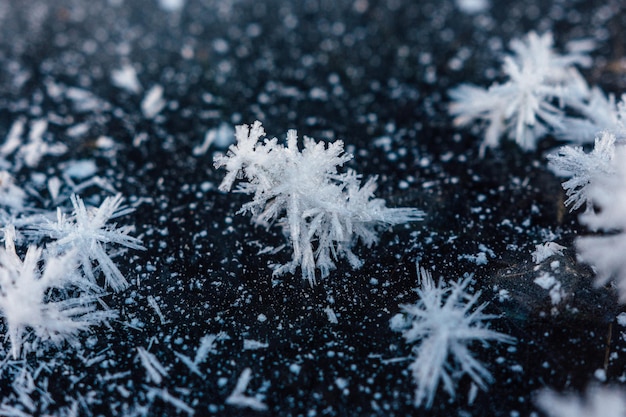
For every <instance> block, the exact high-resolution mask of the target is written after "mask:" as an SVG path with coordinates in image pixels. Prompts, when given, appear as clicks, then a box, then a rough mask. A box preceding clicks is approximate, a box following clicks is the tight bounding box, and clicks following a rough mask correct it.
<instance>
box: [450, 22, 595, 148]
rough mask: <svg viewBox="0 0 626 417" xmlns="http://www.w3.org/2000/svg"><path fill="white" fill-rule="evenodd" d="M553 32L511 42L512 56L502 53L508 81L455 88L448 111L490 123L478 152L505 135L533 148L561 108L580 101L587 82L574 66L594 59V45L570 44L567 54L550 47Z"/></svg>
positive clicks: (461, 120) (463, 120)
mask: <svg viewBox="0 0 626 417" xmlns="http://www.w3.org/2000/svg"><path fill="white" fill-rule="evenodd" d="M552 44H553V39H552V35H551V34H550V33H547V34H544V35H542V36H539V35H537V34H536V33H535V32H530V33H529V34H528V35H526V37H525V38H524V39H523V40H520V39H515V40H513V41H512V42H511V45H510V48H511V50H512V51H513V54H512V55H509V56H506V57H504V62H503V66H502V71H503V73H504V75H505V76H506V78H507V80H506V82H505V83H503V84H499V83H494V84H493V85H491V87H489V88H488V89H485V88H483V87H478V86H475V85H471V84H462V85H460V86H459V87H456V88H454V89H452V90H451V91H450V92H449V95H450V97H451V99H452V102H451V104H450V107H449V112H450V114H451V115H452V116H454V124H455V125H457V126H466V125H468V124H471V123H473V122H475V121H479V122H482V123H483V124H484V125H486V130H485V135H484V139H483V143H482V145H481V149H480V153H481V155H483V154H484V151H485V149H486V148H487V147H495V146H497V145H498V144H499V142H500V138H501V137H502V136H503V135H507V136H508V137H509V138H511V139H513V140H515V142H517V144H518V145H519V146H521V147H522V148H523V149H524V150H533V149H535V147H536V144H537V140H538V139H539V138H541V137H542V136H544V135H545V134H546V133H548V131H549V130H550V129H552V128H555V127H557V126H559V125H560V123H561V120H562V119H563V117H564V113H563V110H562V109H563V107H565V106H566V105H567V106H570V105H579V104H578V103H582V102H583V101H584V100H585V99H586V98H587V97H588V95H589V87H588V86H587V83H586V82H585V81H584V79H583V78H582V76H581V75H580V73H579V72H578V70H577V69H576V68H575V67H574V65H579V66H587V65H589V64H590V60H589V57H588V56H587V55H586V52H587V51H588V49H589V48H590V45H585V44H582V43H579V44H577V47H573V46H572V47H571V51H570V52H569V53H568V54H566V55H559V54H557V53H555V52H554V50H553V49H552Z"/></svg>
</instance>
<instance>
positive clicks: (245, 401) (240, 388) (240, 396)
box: [226, 368, 267, 411]
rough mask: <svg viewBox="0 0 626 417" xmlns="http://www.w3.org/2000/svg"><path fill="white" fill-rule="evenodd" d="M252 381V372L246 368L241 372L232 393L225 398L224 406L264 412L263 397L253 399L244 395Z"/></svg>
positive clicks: (258, 396)
mask: <svg viewBox="0 0 626 417" xmlns="http://www.w3.org/2000/svg"><path fill="white" fill-rule="evenodd" d="M251 379H252V371H251V370H250V368H246V369H244V370H243V372H242V373H241V375H240V376H239V379H238V380H237V385H236V386H235V389H234V390H233V392H232V393H231V394H230V395H229V396H228V398H226V404H228V405H234V406H235V407H241V408H246V407H247V408H251V409H253V410H255V411H265V410H267V405H265V403H264V402H263V396H262V395H260V394H257V395H256V396H254V397H250V396H247V395H246V394H245V391H246V388H248V384H249V383H250V380H251Z"/></svg>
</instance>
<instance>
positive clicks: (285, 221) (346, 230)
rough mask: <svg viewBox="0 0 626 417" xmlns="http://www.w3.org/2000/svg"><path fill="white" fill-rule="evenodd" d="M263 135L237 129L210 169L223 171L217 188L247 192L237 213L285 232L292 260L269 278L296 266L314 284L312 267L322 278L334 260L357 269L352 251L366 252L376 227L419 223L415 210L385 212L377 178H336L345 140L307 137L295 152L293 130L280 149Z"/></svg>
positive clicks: (374, 238) (257, 126) (375, 237)
mask: <svg viewBox="0 0 626 417" xmlns="http://www.w3.org/2000/svg"><path fill="white" fill-rule="evenodd" d="M264 136H265V132H264V130H263V127H262V126H261V122H259V121H257V122H255V123H254V124H253V125H252V126H248V125H241V126H237V127H236V130H235V137H236V141H237V142H236V143H235V144H233V145H231V146H230V148H229V151H228V153H227V154H226V155H225V156H218V157H216V158H215V167H216V168H221V167H223V168H225V169H226V171H228V172H227V174H226V177H225V178H224V180H223V181H222V183H221V185H220V187H219V188H220V190H222V191H228V190H230V189H231V188H232V187H233V184H234V183H235V181H236V180H240V181H239V184H238V186H237V189H236V192H240V193H245V194H252V195H253V199H252V201H250V202H248V203H246V204H244V205H243V207H242V208H241V210H240V211H239V212H240V213H245V212H250V213H251V214H252V221H253V222H254V223H255V224H257V225H264V226H268V227H269V226H270V225H272V224H274V223H278V224H279V225H280V226H281V227H282V228H283V231H284V233H285V235H286V236H287V239H288V240H289V243H290V244H291V246H292V248H293V256H292V260H291V262H288V263H287V264H286V265H280V266H278V267H276V268H275V270H274V273H275V274H283V273H285V272H287V271H289V272H291V273H293V272H294V271H295V269H296V268H297V267H300V268H301V269H302V277H303V278H306V279H308V280H309V282H310V283H311V284H314V283H315V280H316V279H315V271H316V269H319V270H320V272H321V276H322V278H324V277H326V276H328V274H329V272H330V270H331V269H334V268H335V261H336V260H337V259H338V258H344V257H345V258H347V259H348V261H349V262H350V265H351V266H352V267H353V268H358V267H360V266H361V264H362V261H361V260H360V259H359V258H358V257H357V256H356V255H355V254H354V253H353V252H352V250H351V249H352V247H353V246H354V245H355V244H356V242H357V241H358V240H360V241H361V242H362V243H364V244H365V245H366V246H368V247H369V246H371V245H372V244H374V243H376V242H377V241H378V234H377V230H378V229H381V228H384V227H388V226H391V225H395V224H399V223H404V222H409V221H416V220H420V219H421V218H422V215H423V213H422V212H421V211H419V210H417V209H415V208H387V207H385V202H384V200H382V199H379V198H374V190H375V189H376V178H370V179H369V180H368V181H367V182H366V183H365V184H363V185H361V177H360V176H359V175H357V174H356V173H355V172H354V171H352V170H347V172H345V173H339V172H338V171H337V168H338V167H340V166H342V165H343V164H344V163H346V162H347V161H349V160H350V159H351V158H352V156H351V155H348V154H345V153H344V150H343V142H341V141H336V142H333V143H328V144H325V143H324V142H315V140H313V139H311V138H308V137H305V138H304V141H303V142H304V148H303V149H302V151H301V150H300V149H299V148H298V137H297V134H296V131H295V130H290V131H289V132H288V133H287V146H286V147H285V146H283V145H280V144H279V143H278V139H276V138H274V139H264Z"/></svg>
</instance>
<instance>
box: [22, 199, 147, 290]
mask: <svg viewBox="0 0 626 417" xmlns="http://www.w3.org/2000/svg"><path fill="white" fill-rule="evenodd" d="M71 201H72V206H73V207H74V212H73V214H72V216H70V217H69V218H68V217H66V216H65V214H64V213H63V212H62V211H61V209H58V210H57V221H56V222H46V223H42V224H39V225H37V227H36V229H35V228H34V229H33V230H31V231H30V233H31V234H34V235H45V236H47V237H49V238H52V239H54V242H53V243H52V244H50V245H49V246H48V247H49V248H50V250H53V251H55V252H56V253H64V252H68V251H73V250H76V251H77V252H78V259H79V262H80V265H81V267H82V269H83V271H84V273H85V275H86V276H87V278H89V280H90V281H92V282H95V281H96V278H95V273H94V268H93V265H92V262H93V261H96V262H97V263H98V267H99V268H100V269H101V270H102V272H103V274H104V276H105V281H106V285H108V286H110V287H111V288H112V289H113V290H115V291H120V290H123V289H125V288H126V287H127V286H128V282H127V281H126V279H125V278H124V276H123V275H122V273H121V272H120V270H119V269H118V268H117V266H116V265H115V263H114V262H113V260H112V259H111V256H110V255H109V254H107V251H106V247H107V245H109V244H116V245H120V246H124V247H127V248H131V249H138V250H143V249H145V248H144V247H143V246H142V245H141V241H140V240H139V239H138V238H136V237H133V236H130V235H129V233H130V232H132V231H133V229H134V228H133V227H131V226H120V227H116V225H115V224H112V225H107V222H108V221H109V220H111V219H114V218H116V217H120V216H122V215H125V214H128V213H130V212H132V211H133V209H132V208H128V207H123V206H121V204H122V202H123V198H122V196H121V194H118V195H116V196H115V197H107V198H105V199H104V201H103V202H102V204H101V205H100V207H97V208H95V207H90V208H89V210H88V209H87V208H86V207H85V203H84V202H83V200H81V199H80V197H78V196H76V195H72V196H71Z"/></svg>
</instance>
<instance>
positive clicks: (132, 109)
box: [0, 0, 626, 416]
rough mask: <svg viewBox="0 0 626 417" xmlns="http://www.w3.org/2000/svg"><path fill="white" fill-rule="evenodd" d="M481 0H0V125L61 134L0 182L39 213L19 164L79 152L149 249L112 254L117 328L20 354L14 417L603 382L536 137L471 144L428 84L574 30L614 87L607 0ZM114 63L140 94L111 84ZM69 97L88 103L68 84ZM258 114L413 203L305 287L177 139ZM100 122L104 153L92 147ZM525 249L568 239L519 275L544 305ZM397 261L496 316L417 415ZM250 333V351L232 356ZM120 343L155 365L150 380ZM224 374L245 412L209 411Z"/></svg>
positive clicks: (610, 323) (51, 163)
mask: <svg viewBox="0 0 626 417" xmlns="http://www.w3.org/2000/svg"><path fill="white" fill-rule="evenodd" d="M163 3H165V2H163ZM173 3H176V2H173ZM492 3H493V4H492V7H491V8H489V9H487V10H486V11H485V12H484V13H482V14H476V15H469V14H465V13H463V12H461V11H460V10H459V9H458V8H457V6H456V5H455V3H454V2H451V1H439V0H437V1H404V2H403V1H400V0H388V1H375V0H356V1H354V2H353V1H343V0H333V1H328V0H315V1H313V0H303V1H274V0H268V1H254V0H241V1H238V0H229V1H217V0H216V1H209V0H204V1H196V0H188V1H187V2H186V3H185V4H184V5H183V7H182V8H181V9H178V10H173V11H167V10H164V8H163V7H160V5H159V2H157V1H156V0H154V1H130V0H109V1H104V0H94V1H79V0H75V1H71V0H54V1H35V0H20V1H17V0H16V1H11V0H0V137H4V136H6V134H7V133H8V131H9V129H10V127H11V125H12V124H13V122H14V121H15V120H18V119H19V118H23V119H24V120H25V121H27V122H30V121H33V120H37V119H47V120H48V131H47V134H46V139H47V140H50V141H53V142H64V143H66V144H67V145H68V146H69V151H68V153H67V154H65V155H62V156H48V157H44V158H43V159H42V161H41V162H40V163H39V164H38V165H37V166H35V167H32V168H29V167H23V168H21V169H19V171H17V172H12V173H13V175H14V176H15V177H16V179H17V180H18V183H19V184H20V185H21V186H23V187H24V188H28V187H31V188H35V189H38V190H40V192H41V193H42V196H43V197H42V203H41V205H42V206H45V202H43V201H44V200H45V193H46V191H45V187H39V188H38V187H37V185H36V179H37V173H43V174H45V175H47V176H50V175H54V174H55V173H58V172H60V170H62V169H63V166H64V165H63V163H64V161H65V162H66V161H70V160H81V159H93V160H95V161H96V166H97V169H98V172H97V174H98V175H99V176H101V177H104V178H106V179H107V180H108V181H110V183H111V184H112V185H113V186H114V187H115V188H116V189H117V190H118V191H120V192H122V193H123V194H124V195H125V197H126V198H127V201H129V202H130V203H131V204H132V205H135V206H136V207H137V210H136V211H135V212H134V213H133V214H130V215H128V216H125V217H124V218H123V219H118V220H117V221H118V222H119V223H129V224H135V226H136V234H137V235H140V236H141V237H142V240H143V244H144V245H145V246H146V247H147V248H148V250H147V251H145V252H137V251H129V252H127V253H126V254H125V255H123V256H122V257H120V258H118V265H119V267H120V269H121V270H122V272H123V273H124V274H125V276H126V277H127V278H128V279H129V280H130V281H131V284H132V285H131V287H130V288H129V289H128V290H126V291H124V292H122V293H118V294H110V295H108V296H107V297H106V299H105V301H106V303H107V304H108V305H109V306H110V307H112V308H115V309H118V310H119V312H120V318H119V320H117V321H114V322H112V323H111V325H110V327H102V328H97V329H94V330H93V332H92V333H90V334H85V335H83V337H82V338H81V339H80V344H79V345H78V346H75V347H70V346H68V347H67V348H63V349H60V350H58V349H48V350H41V353H40V355H34V354H33V355H30V356H29V357H28V358H27V361H28V364H29V366H30V367H31V369H33V370H37V371H38V372H37V373H36V374H34V375H35V376H36V378H35V380H34V383H35V386H36V387H37V389H35V390H34V391H32V394H31V396H32V397H33V398H34V399H36V402H37V404H36V410H35V412H34V413H35V414H42V415H43V414H55V413H57V414H62V413H64V412H67V411H68V410H67V409H66V407H70V406H71V405H72V404H73V403H75V402H76V403H77V407H78V408H77V410H78V415H134V414H137V415H141V414H145V415H163V416H169V415H173V414H175V413H177V412H180V413H181V414H183V415H184V414H186V413H187V411H190V410H191V409H193V410H194V411H195V415H220V416H223V415H233V416H238V415H241V416H244V415H246V416H247V415H271V416H286V415H294V416H296V415H302V416H365V415H380V416H392V415H398V416H404V415H424V416H430V415H433V416H450V415H458V416H528V415H532V413H533V412H535V413H536V415H540V414H539V413H538V412H537V411H534V410H535V407H534V404H533V395H534V393H536V392H537V390H540V389H542V388H544V387H550V388H553V389H556V390H559V391H561V390H573V391H581V390H584V388H585V387H586V386H587V385H588V384H589V383H592V382H600V381H599V378H600V379H602V375H603V374H605V375H606V380H607V381H608V382H612V383H615V384H621V383H623V381H625V380H626V368H625V365H626V352H625V351H624V350H625V349H626V341H625V337H624V331H626V329H624V328H623V327H620V326H619V325H618V324H617V322H616V321H615V318H616V316H617V315H618V314H619V313H620V311H622V310H623V307H620V306H619V305H618V304H617V302H616V296H615V294H614V292H613V290H612V289H611V288H599V289H595V288H593V286H592V285H591V278H592V277H593V273H592V271H591V269H590V268H589V267H588V266H585V265H581V264H578V263H577V262H576V256H575V252H574V249H573V240H574V238H575V236H576V235H577V234H581V233H587V231H586V230H585V229H584V228H583V227H582V226H579V224H578V221H577V214H576V213H573V214H572V213H568V211H567V209H566V208H564V206H563V197H564V196H563V192H562V190H561V187H560V180H559V179H558V178H556V177H554V176H553V174H551V173H550V172H549V171H548V170H547V168H546V160H545V153H546V152H547V151H548V150H550V149H553V148H554V147H555V146H557V145H558V143H557V142H556V141H554V140H552V139H550V138H548V139H546V140H544V141H542V142H541V143H540V146H539V147H540V149H538V150H537V151H535V152H529V153H524V152H523V151H521V150H520V149H519V148H518V147H517V146H515V145H514V144H511V143H506V142H505V143H503V145H502V147H501V148H499V149H497V150H494V151H489V152H487V154H486V156H485V157H484V159H479V158H478V147H479V143H480V140H481V138H480V137H477V136H476V135H474V134H473V133H472V132H471V131H467V130H464V131H459V130H457V129H455V128H454V127H453V126H452V123H451V120H450V118H449V117H448V116H447V113H446V103H447V100H448V99H447V96H446V91H447V90H448V89H449V88H451V87H453V86H455V85H458V84H459V83H461V82H473V83H477V84H481V85H487V84H489V83H490V82H492V81H494V80H497V79H498V77H499V75H500V74H499V67H500V57H501V54H502V53H503V51H505V50H506V49H507V44H508V41H509V40H510V39H512V38H514V37H521V36H523V35H524V34H525V33H527V32H528V31H530V30H536V31H538V32H545V31H548V30H551V31H553V32H554V36H555V40H556V44H557V49H558V48H560V47H561V46H562V45H563V44H564V43H565V42H567V41H569V40H572V39H577V38H580V37H590V38H592V39H594V40H595V41H596V42H597V45H598V47H597V49H596V51H595V52H594V62H595V63H594V66H593V68H592V69H589V70H587V71H585V76H586V78H587V79H588V81H589V82H590V83H591V84H595V83H597V84H600V85H601V86H602V87H603V88H604V89H605V90H606V91H610V92H614V93H617V94H621V92H622V91H625V90H626V88H625V87H626V81H625V80H626V78H625V77H624V64H623V62H624V61H622V60H623V59H624V57H623V53H624V50H625V45H624V39H626V38H625V37H624V33H623V28H624V27H626V13H625V12H624V11H623V10H620V5H621V3H620V2H619V1H608V2H607V1H597V2H589V1H574V0H563V1H550V2H548V1H524V2H500V1H496V0H493V1H492ZM124 64H130V65H132V66H133V67H134V69H135V70H136V72H137V76H138V79H139V82H140V83H141V86H142V87H143V89H142V91H140V92H139V93H136V94H135V93H132V92H130V91H127V90H125V89H122V88H119V87H116V86H114V85H113V83H112V81H111V73H112V71H114V70H117V69H119V68H121V67H122V66H123V65H124ZM156 85H160V86H162V88H163V98H164V99H165V101H166V104H165V107H164V108H163V109H162V110H161V111H160V112H159V113H158V115H156V116H155V117H154V118H152V119H149V118H146V117H145V116H144V115H143V113H142V111H141V102H142V100H143V99H144V97H145V95H146V92H147V91H148V90H150V89H151V88H152V87H154V86H156ZM73 88H78V89H81V91H82V92H83V93H84V92H88V93H90V95H87V96H85V95H84V94H83V96H82V98H80V99H76V98H75V96H72V95H71V94H68V91H74V90H72V89H73ZM72 97H74V98H72ZM257 119H258V120H261V121H262V122H263V125H264V127H265V130H266V132H267V133H268V136H270V137H274V136H277V137H279V138H284V136H285V134H286V131H287V129H290V128H295V129H298V133H299V134H300V135H307V136H311V137H313V138H316V139H325V140H336V139H341V140H343V141H344V142H345V144H346V149H347V150H348V151H349V152H350V153H352V154H354V159H353V160H352V161H351V162H350V163H349V167H350V168H353V169H355V170H356V171H357V172H360V173H362V174H363V175H364V176H365V177H369V176H372V175H378V176H379V179H378V183H379V188H378V191H377V196H378V197H381V198H384V199H385V200H386V201H387V205H388V206H390V207H418V208H420V209H422V210H424V211H425V212H426V217H425V220H424V221H423V222H418V223H413V224H407V225H403V226H397V227H395V228H394V229H393V230H390V231H387V232H385V233H383V234H382V235H381V240H380V243H379V244H378V245H377V246H375V247H373V248H371V249H367V248H365V247H357V249H356V253H357V254H358V255H359V256H361V257H362V258H363V259H364V260H365V265H364V266H363V268H362V269H360V270H350V268H349V265H348V264H347V262H345V261H342V262H339V264H338V268H337V270H335V271H334V272H332V273H331V275H330V277H328V278H327V279H324V280H321V281H320V282H319V283H318V285H317V286H315V287H313V288H311V287H310V286H309V283H308V282H307V281H306V280H303V279H301V277H300V275H299V272H298V273H297V274H296V275H285V276H281V277H272V273H271V269H270V264H272V263H275V262H285V261H287V260H288V259H289V253H288V251H283V252H279V253H277V254H275V255H272V254H269V253H265V254H259V251H260V250H262V249H264V248H266V247H267V246H278V245H280V244H282V243H283V237H282V236H281V234H280V232H279V231H278V229H270V230H265V229H262V228H255V227H253V226H252V225H251V224H250V220H249V217H246V216H241V215H236V211H237V210H238V209H239V207H240V206H241V204H242V203H243V202H245V201H246V198H247V197H246V196H243V195H239V194H225V193H221V192H219V191H218V190H217V186H218V185H219V183H220V181H221V179H222V177H223V175H224V173H223V172H221V171H216V170H214V168H213V163H212V154H213V152H216V151H219V149H216V148H214V147H212V148H210V149H209V152H207V153H206V154H205V155H201V156H194V155H193V153H192V150H193V148H194V147H196V146H199V145H200V144H201V143H202V141H203V138H204V135H205V133H206V131H207V130H208V129H212V128H217V127H218V126H220V124H222V123H226V125H228V126H234V125H237V124H240V123H252V122H254V121H255V120H257ZM76 125H82V130H81V131H79V132H78V133H76V132H75V131H72V130H71V129H72V128H73V127H75V126H76ZM27 126H28V124H27ZM102 136H105V137H109V138H112V139H113V141H114V145H113V147H111V148H103V147H101V146H100V147H98V146H96V143H97V139H98V138H100V137H102ZM92 195H94V196H95V197H92V201H98V200H97V198H98V197H97V196H99V195H100V196H102V195H106V192H104V191H100V192H94V193H92ZM547 241H555V242H557V243H559V244H561V245H563V246H565V247H566V248H567V249H566V250H565V251H564V256H562V257H558V260H559V262H560V266H559V267H558V268H557V269H556V270H553V269H552V267H551V266H550V263H551V262H552V261H554V260H555V259H553V258H550V259H548V260H546V261H545V262H544V264H542V265H540V267H539V268H540V270H546V271H552V272H553V275H554V276H555V277H556V278H557V279H558V280H559V281H560V282H561V284H562V286H563V288H564V290H565V294H566V296H565V300H564V301H562V302H561V303H560V304H558V305H556V306H553V305H552V303H551V301H550V297H549V295H548V292H547V291H546V290H544V289H542V288H541V287H540V286H538V285H537V284H535V283H534V282H533V280H534V279H535V278H536V277H537V276H538V274H540V270H539V271H538V270H536V268H535V264H534V263H533V262H532V259H531V253H532V252H533V251H534V250H535V245H537V244H541V243H544V242H547ZM416 261H419V263H420V265H421V266H423V267H425V268H427V269H429V270H432V271H433V275H434V277H435V279H439V277H443V279H444V280H453V279H454V280H456V279H457V278H460V277H462V276H464V274H473V275H474V278H475V284H474V285H473V289H474V290H475V291H478V290H480V291H482V297H481V300H482V301H485V302H490V306H489V307H488V309H487V311H488V312H490V313H493V314H497V315H501V318H499V319H497V320H494V321H493V323H492V327H493V328H494V329H496V330H498V331H500V332H503V333H507V334H510V335H512V336H514V337H516V338H517V339H518V343H517V344H516V345H513V346H507V345H498V344H495V345H491V346H489V347H485V346H481V345H476V346H472V349H473V350H474V351H475V352H476V355H477V357H478V358H479V359H480V360H481V361H483V362H484V363H485V364H486V365H487V368H488V369H489V370H490V371H491V372H492V374H493V377H494V381H495V382H494V383H493V384H491V385H490V389H489V391H488V392H483V391H480V390H479V391H478V393H477V394H476V395H475V398H474V397H473V396H472V395H470V392H471V386H472V384H471V381H470V379H469V378H468V377H464V378H461V380H460V382H459V385H458V389H457V395H456V397H455V398H450V397H449V395H447V393H445V392H443V390H440V392H438V394H437V397H436V399H435V403H434V406H433V409H432V410H429V411H427V410H424V409H417V408H415V407H414V406H413V394H414V383H413V380H412V377H411V375H410V372H409V371H408V370H407V368H408V366H409V364H410V355H411V346H409V345H407V344H405V342H404V340H403V339H402V337H401V335H400V334H398V333H394V332H392V331H391V330H390V328H389V319H390V318H391V317H392V316H393V315H395V314H396V313H398V312H399V311H400V309H399V307H398V305H399V304H401V303H408V302H414V301H416V294H415V292H414V291H413V289H414V288H415V287H416V285H417V281H416V267H415V263H416ZM502 290H506V291H508V298H507V297H502V295H503V294H504V293H503V292H502ZM149 297H154V300H156V303H157V305H158V307H159V309H160V311H161V313H162V315H163V320H161V318H160V317H159V315H158V313H157V311H156V310H155V309H154V308H153V307H152V306H151V305H150V303H149V301H148V300H149ZM328 308H330V309H332V311H334V313H335V314H336V317H337V323H333V322H332V321H331V320H329V315H328V314H327V311H328ZM220 332H224V333H225V334H226V335H227V336H228V338H224V339H222V340H218V341H216V342H215V345H214V351H212V352H210V353H209V354H208V356H207V358H206V360H205V361H203V362H201V363H200V364H199V365H198V369H199V371H200V375H198V374H195V373H192V372H191V370H190V368H189V367H187V366H186V365H185V364H184V363H183V362H182V360H181V359H180V358H181V357H180V356H179V355H177V353H178V354H182V355H186V356H188V357H190V358H192V359H193V357H194V356H195V354H196V349H197V348H198V346H199V344H200V340H201V339H202V338H203V337H204V336H206V335H211V334H213V335H217V334H219V333H220ZM246 341H248V342H246ZM250 341H257V342H260V344H259V346H258V347H259V348H258V349H244V344H246V345H245V346H246V347H250V346H248V345H249V344H250ZM137 348H145V349H146V350H147V351H148V352H150V353H152V354H153V355H154V356H155V357H156V358H157V359H158V361H159V362H160V363H161V364H162V365H163V366H165V368H166V369H167V373H168V375H167V376H165V377H164V379H163V381H162V382H161V383H160V384H157V383H156V382H155V381H152V380H150V379H148V378H147V373H146V369H145V368H144V367H143V366H142V364H141V361H140V358H139V355H138V350H137ZM6 349H7V348H6V347H5V350H6ZM19 366H23V364H19V363H13V362H11V361H8V362H3V371H2V372H1V373H0V378H1V379H0V398H3V399H4V404H7V405H13V406H16V407H18V408H19V407H22V406H20V405H19V404H20V401H19V400H18V399H17V397H16V394H15V393H14V389H13V388H12V383H13V380H14V379H15V378H16V372H14V371H11V369H17V368H18V367H19ZM246 368H249V369H250V370H251V380H250V384H249V385H248V387H247V390H246V394H247V395H248V396H251V397H254V396H257V398H258V399H260V400H261V401H262V402H263V403H264V404H266V405H267V410H266V411H254V410H251V409H250V408H239V407H236V406H233V405H228V404H226V399H227V398H228V396H229V395H230V394H231V392H232V391H233V390H234V388H235V385H236V383H237V380H238V378H239V376H240V375H241V374H242V372H243V371H244V370H245V369H246ZM177 400H180V403H177ZM182 403H184V404H186V406H187V407H188V409H185V408H184V407H183V406H182V405H181V404H182ZM177 405H178V408H177ZM24 410H25V411H27V412H29V413H30V412H32V410H30V411H29V410H27V409H25V408H24ZM185 410H187V411H185Z"/></svg>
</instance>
